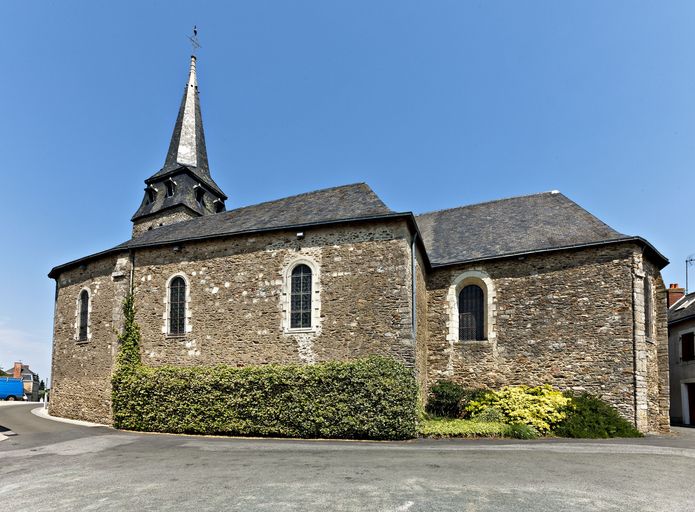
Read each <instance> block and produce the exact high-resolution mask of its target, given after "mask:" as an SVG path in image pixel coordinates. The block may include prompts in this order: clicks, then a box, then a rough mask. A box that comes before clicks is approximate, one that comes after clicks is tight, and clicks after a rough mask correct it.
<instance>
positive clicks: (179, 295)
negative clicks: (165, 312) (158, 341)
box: [169, 277, 186, 336]
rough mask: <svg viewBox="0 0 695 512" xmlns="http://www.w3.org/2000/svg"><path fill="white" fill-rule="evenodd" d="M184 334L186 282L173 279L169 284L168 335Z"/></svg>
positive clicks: (180, 278)
mask: <svg viewBox="0 0 695 512" xmlns="http://www.w3.org/2000/svg"><path fill="white" fill-rule="evenodd" d="M185 332H186V281H184V279H183V277H175V278H174V279H172V280H171V283H169V334H172V335H174V336H178V335H181V334H185Z"/></svg>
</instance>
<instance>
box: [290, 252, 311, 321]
mask: <svg viewBox="0 0 695 512" xmlns="http://www.w3.org/2000/svg"><path fill="white" fill-rule="evenodd" d="M311 277H312V276H311V269H310V268H309V267H308V266H307V265H304V264H300V265H297V266H296V267H294V269H292V284H291V288H290V328H291V329H310V328H311Z"/></svg>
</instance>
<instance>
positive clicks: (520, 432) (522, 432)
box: [507, 423, 540, 439]
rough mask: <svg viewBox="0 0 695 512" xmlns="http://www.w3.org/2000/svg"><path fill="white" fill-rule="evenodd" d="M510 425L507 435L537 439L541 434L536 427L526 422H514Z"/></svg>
mask: <svg viewBox="0 0 695 512" xmlns="http://www.w3.org/2000/svg"><path fill="white" fill-rule="evenodd" d="M508 427H509V429H508V433H507V435H508V436H509V437H513V438H515V439H536V438H537V437H539V435H540V434H539V433H538V430H536V428H535V427H532V426H531V425H526V424H525V423H512V424H511V425H508Z"/></svg>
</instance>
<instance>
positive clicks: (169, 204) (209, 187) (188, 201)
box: [132, 55, 227, 236]
mask: <svg viewBox="0 0 695 512" xmlns="http://www.w3.org/2000/svg"><path fill="white" fill-rule="evenodd" d="M145 184H146V188H145V195H144V197H143V200H142V203H141V204H140V208H138V211H137V212H135V215H133V218H132V221H133V236H137V235H140V234H142V233H143V232H145V231H148V230H151V229H155V228H158V227H160V226H165V225H167V224H172V223H175V222H180V221H183V220H187V219H192V218H194V217H200V216H204V215H212V214H215V213H220V212H223V211H224V210H225V205H224V202H225V201H226V200H227V196H226V195H225V194H224V192H222V190H221V189H220V187H218V186H217V183H215V181H214V180H213V179H212V176H210V167H209V166H208V154H207V150H206V148H205V134H204V132H203V118H202V116H201V115H200V99H199V97H198V77H197V76H196V57H195V55H193V56H191V67H190V71H189V73H188V82H186V89H185V90H184V93H183V99H182V100H181V106H180V107H179V115H178V116H177V118H176V124H175V125H174V133H173V134H172V135H171V142H170V143H169V151H167V155H166V158H165V160H164V167H162V168H161V169H160V170H159V171H157V172H156V173H155V174H153V175H152V176H150V177H149V178H148V179H146V180H145Z"/></svg>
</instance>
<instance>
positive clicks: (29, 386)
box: [10, 362, 40, 402]
mask: <svg viewBox="0 0 695 512" xmlns="http://www.w3.org/2000/svg"><path fill="white" fill-rule="evenodd" d="M10 375H11V377H14V378H15V379H22V382H23V383H24V394H25V395H26V396H27V399H28V400H29V401H30V402H37V401H38V400H39V382H40V380H39V374H38V373H34V372H32V371H31V370H30V369H29V365H28V364H22V363H21V362H16V363H15V364H14V366H13V367H12V373H11V374H10Z"/></svg>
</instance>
